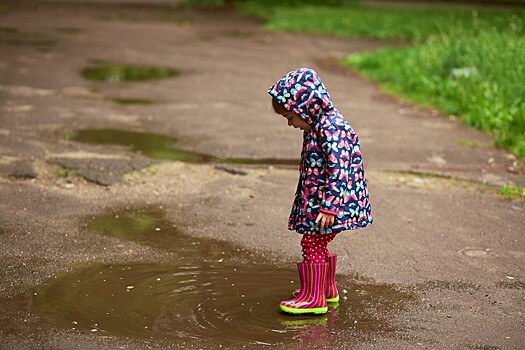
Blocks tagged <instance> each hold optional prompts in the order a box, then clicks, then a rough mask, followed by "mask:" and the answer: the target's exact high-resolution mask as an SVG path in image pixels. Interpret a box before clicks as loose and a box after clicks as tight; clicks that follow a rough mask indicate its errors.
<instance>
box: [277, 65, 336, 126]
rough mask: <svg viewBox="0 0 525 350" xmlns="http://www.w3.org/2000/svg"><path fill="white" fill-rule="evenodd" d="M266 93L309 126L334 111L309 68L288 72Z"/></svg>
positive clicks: (324, 91)
mask: <svg viewBox="0 0 525 350" xmlns="http://www.w3.org/2000/svg"><path fill="white" fill-rule="evenodd" d="M268 93H269V94H270V95H271V96H272V97H274V98H275V99H276V100H277V102H279V103H280V104H282V105H283V106H284V108H286V110H288V111H290V112H294V113H295V114H297V115H299V116H300V117H301V118H302V119H304V120H305V121H306V122H307V123H308V124H309V125H311V126H314V125H315V124H317V122H318V121H319V118H320V117H321V116H322V115H323V114H325V113H327V112H328V111H331V110H333V109H334V105H333V103H332V99H331V98H330V95H329V94H328V92H327V91H326V88H325V86H324V84H323V82H322V81H321V78H320V77H319V75H317V73H316V72H315V71H314V70H313V69H310V68H297V69H294V70H292V71H291V72H288V73H287V74H286V75H285V76H284V77H282V78H281V79H280V80H279V81H278V82H276V83H275V84H274V85H273V86H272V87H271V88H269V89H268Z"/></svg>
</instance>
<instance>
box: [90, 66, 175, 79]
mask: <svg viewBox="0 0 525 350" xmlns="http://www.w3.org/2000/svg"><path fill="white" fill-rule="evenodd" d="M81 73H82V76H83V77H84V78H85V79H88V80H94V81H103V82H110V83H112V82H125V81H142V80H151V79H166V78H170V77H173V76H176V75H179V74H180V71H178V70H175V69H171V68H167V67H148V66H139V65H135V64H120V63H99V64H97V65H96V66H94V67H87V68H84V69H83V70H82V72H81Z"/></svg>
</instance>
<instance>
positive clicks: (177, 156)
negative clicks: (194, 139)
mask: <svg viewBox="0 0 525 350" xmlns="http://www.w3.org/2000/svg"><path fill="white" fill-rule="evenodd" d="M71 140H73V141H77V142H83V143H89V144H96V145H120V146H127V147H129V148H131V150H132V151H134V152H137V153H140V154H143V155H145V156H148V157H151V158H155V159H167V160H178V161H182V162H189V163H234V164H268V165H293V166H297V165H298V164H299V160H296V159H248V158H220V157H215V156H211V155H207V154H203V153H197V152H190V151H185V150H181V149H177V148H175V147H173V145H174V144H175V143H176V142H177V140H176V139H175V138H173V137H169V136H166V135H162V134H155V133H145V132H135V131H125V130H118V129H84V130H78V131H76V132H75V135H74V136H73V137H72V138H71Z"/></svg>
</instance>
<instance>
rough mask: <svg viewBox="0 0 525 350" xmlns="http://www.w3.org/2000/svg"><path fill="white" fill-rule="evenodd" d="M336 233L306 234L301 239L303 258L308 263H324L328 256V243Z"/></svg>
mask: <svg viewBox="0 0 525 350" xmlns="http://www.w3.org/2000/svg"><path fill="white" fill-rule="evenodd" d="M336 234H337V233H330V234H324V235H321V234H317V235H307V234H304V235H303V238H302V239H301V247H302V248H303V258H304V261H305V262H309V263H324V262H326V258H327V256H328V248H327V246H328V243H330V242H331V241H332V240H333V239H334V238H335V235H336Z"/></svg>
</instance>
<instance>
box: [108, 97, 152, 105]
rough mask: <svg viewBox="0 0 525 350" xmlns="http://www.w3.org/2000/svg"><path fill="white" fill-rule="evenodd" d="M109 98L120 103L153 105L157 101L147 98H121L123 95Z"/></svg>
mask: <svg viewBox="0 0 525 350" xmlns="http://www.w3.org/2000/svg"><path fill="white" fill-rule="evenodd" d="M109 100H111V101H113V102H115V103H118V104H120V105H151V104H154V103H155V101H153V100H148V99H145V98H121V97H113V98H109Z"/></svg>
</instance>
